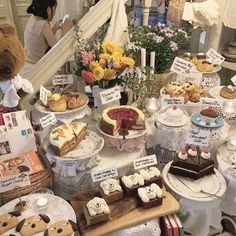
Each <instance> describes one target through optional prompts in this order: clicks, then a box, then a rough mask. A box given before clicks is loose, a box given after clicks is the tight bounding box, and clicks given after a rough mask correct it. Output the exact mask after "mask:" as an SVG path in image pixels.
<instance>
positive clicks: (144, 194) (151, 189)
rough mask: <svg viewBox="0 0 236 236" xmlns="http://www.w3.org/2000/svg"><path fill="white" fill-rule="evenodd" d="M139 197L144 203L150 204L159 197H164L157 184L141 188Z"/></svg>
mask: <svg viewBox="0 0 236 236" xmlns="http://www.w3.org/2000/svg"><path fill="white" fill-rule="evenodd" d="M138 195H139V197H140V198H141V199H142V201H143V202H150V200H152V199H154V198H156V197H158V198H161V197H162V190H161V188H160V187H159V186H158V185H157V184H155V183H154V184H151V185H150V186H147V187H144V188H139V189H138Z"/></svg>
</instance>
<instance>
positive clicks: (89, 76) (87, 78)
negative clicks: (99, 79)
mask: <svg viewBox="0 0 236 236" xmlns="http://www.w3.org/2000/svg"><path fill="white" fill-rule="evenodd" d="M81 77H82V78H83V80H84V82H85V83H88V84H91V83H93V81H94V75H93V73H92V72H90V71H86V70H82V71H81Z"/></svg>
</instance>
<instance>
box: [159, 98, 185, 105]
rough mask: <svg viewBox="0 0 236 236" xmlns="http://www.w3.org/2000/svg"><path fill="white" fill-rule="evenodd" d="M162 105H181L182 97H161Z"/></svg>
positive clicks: (182, 102)
mask: <svg viewBox="0 0 236 236" xmlns="http://www.w3.org/2000/svg"><path fill="white" fill-rule="evenodd" d="M161 103H162V105H183V104H184V98H183V97H172V98H161Z"/></svg>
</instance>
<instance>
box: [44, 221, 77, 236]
mask: <svg viewBox="0 0 236 236" xmlns="http://www.w3.org/2000/svg"><path fill="white" fill-rule="evenodd" d="M77 230H78V226H77V225H76V223H75V222H73V221H72V220H61V221H58V222H56V223H54V224H52V225H50V227H49V228H48V229H47V230H46V231H45V232H44V236H71V235H72V234H73V233H74V232H75V231H77Z"/></svg>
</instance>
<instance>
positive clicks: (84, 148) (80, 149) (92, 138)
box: [46, 130, 104, 161]
mask: <svg viewBox="0 0 236 236" xmlns="http://www.w3.org/2000/svg"><path fill="white" fill-rule="evenodd" d="M103 146H104V139H103V138H102V137H101V136H99V135H98V134H97V133H95V132H94V131H91V130H88V131H87V135H86V137H85V139H83V140H82V141H81V142H80V143H79V145H78V146H77V148H76V149H75V150H73V151H71V152H69V153H67V154H66V155H65V156H64V157H60V156H56V155H55V154H54V152H53V151H52V149H51V148H50V145H49V143H48V144H47V145H46V150H47V152H48V153H49V154H50V155H51V156H52V157H54V158H56V159H58V160H63V161H67V160H68V161H69V160H70V161H73V160H74V161H77V160H82V159H85V158H89V157H92V156H94V155H96V154H97V153H98V152H99V151H101V149H102V148H103Z"/></svg>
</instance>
